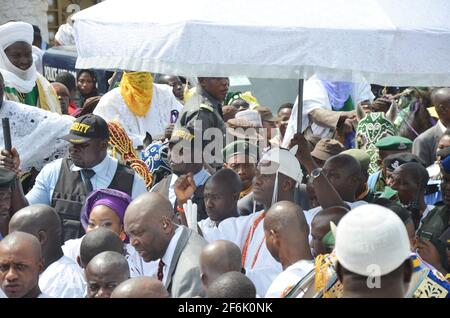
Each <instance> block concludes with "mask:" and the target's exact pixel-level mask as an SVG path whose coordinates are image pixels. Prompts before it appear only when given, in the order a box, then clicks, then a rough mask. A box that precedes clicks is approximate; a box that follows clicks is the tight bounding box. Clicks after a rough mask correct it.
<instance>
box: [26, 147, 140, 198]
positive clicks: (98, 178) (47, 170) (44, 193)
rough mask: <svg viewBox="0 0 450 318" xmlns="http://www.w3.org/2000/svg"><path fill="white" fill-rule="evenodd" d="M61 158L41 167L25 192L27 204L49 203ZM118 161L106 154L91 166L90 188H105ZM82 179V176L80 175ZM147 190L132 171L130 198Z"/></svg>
mask: <svg viewBox="0 0 450 318" xmlns="http://www.w3.org/2000/svg"><path fill="white" fill-rule="evenodd" d="M62 160H63V159H62V158H61V159H58V160H55V161H53V162H50V163H49V164H47V165H45V166H44V168H42V170H41V172H39V174H38V176H37V177H36V183H35V185H34V186H33V189H31V191H30V192H28V193H27V195H26V198H27V200H28V202H29V204H30V205H31V204H39V203H40V204H46V205H51V202H52V196H53V191H54V190H55V187H56V183H57V182H58V177H59V172H60V170H61V163H62ZM117 165H118V161H117V160H116V159H114V158H112V157H111V156H109V155H106V157H105V159H103V161H102V162H100V163H99V164H98V165H96V166H94V167H92V168H91V169H92V170H94V172H95V175H94V176H93V177H92V178H91V183H92V188H93V189H94V190H98V189H106V188H108V186H109V185H110V184H111V181H112V180H113V178H114V175H115V173H116V170H117ZM70 169H71V170H72V171H80V170H81V169H82V168H80V167H77V166H75V165H74V164H72V165H71V167H70ZM81 178H82V179H83V176H81ZM83 181H84V180H83ZM144 192H147V188H146V187H145V182H144V180H143V179H142V178H141V176H139V175H137V174H136V173H134V180H133V189H132V198H135V197H137V196H138V195H140V194H142V193H144Z"/></svg>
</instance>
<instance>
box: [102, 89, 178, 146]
mask: <svg viewBox="0 0 450 318" xmlns="http://www.w3.org/2000/svg"><path fill="white" fill-rule="evenodd" d="M182 108H183V106H182V105H181V104H180V103H179V102H178V101H177V99H176V98H175V96H174V95H173V92H172V87H170V86H169V85H164V84H155V83H153V96H152V102H151V105H150V109H149V111H148V112H147V114H145V116H142V117H141V116H136V115H135V114H133V112H132V111H131V110H130V109H129V108H128V106H127V105H126V104H125V101H124V99H123V98H122V95H120V87H117V88H114V89H112V90H111V91H109V92H108V93H106V94H105V95H103V96H102V98H101V99H100V101H99V102H98V105H97V107H96V108H95V110H94V114H95V115H99V116H101V117H102V118H103V119H104V120H106V121H112V120H117V121H119V123H120V124H121V125H122V127H123V128H124V129H125V131H126V132H127V134H128V136H129V137H130V139H131V140H132V141H133V146H134V147H138V146H142V145H143V141H144V139H145V133H146V132H148V133H149V134H150V135H151V136H152V137H153V138H155V137H156V136H158V135H163V134H164V130H165V128H166V127H167V126H168V125H169V124H170V118H171V111H172V110H177V111H178V112H179V114H181V109H182Z"/></svg>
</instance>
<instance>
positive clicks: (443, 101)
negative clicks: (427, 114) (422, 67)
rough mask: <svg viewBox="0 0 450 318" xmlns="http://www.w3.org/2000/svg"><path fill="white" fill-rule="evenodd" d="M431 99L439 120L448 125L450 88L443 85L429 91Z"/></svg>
mask: <svg viewBox="0 0 450 318" xmlns="http://www.w3.org/2000/svg"><path fill="white" fill-rule="evenodd" d="M431 101H432V103H433V105H434V107H435V109H436V112H437V114H438V116H439V119H440V121H441V122H442V123H443V124H444V125H445V126H446V127H448V125H449V124H450V88H449V87H443V88H438V89H435V90H434V91H433V92H432V93H431Z"/></svg>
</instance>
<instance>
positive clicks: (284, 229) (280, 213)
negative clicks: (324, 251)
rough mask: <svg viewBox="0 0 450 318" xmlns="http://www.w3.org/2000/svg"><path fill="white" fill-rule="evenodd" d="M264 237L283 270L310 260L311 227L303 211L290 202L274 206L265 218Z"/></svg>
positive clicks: (278, 203) (281, 202) (282, 202)
mask: <svg viewBox="0 0 450 318" xmlns="http://www.w3.org/2000/svg"><path fill="white" fill-rule="evenodd" d="M264 235H265V238H266V246H267V249H268V250H269V252H270V254H271V255H272V256H273V258H275V259H276V260H277V261H278V262H280V263H281V265H282V267H283V269H285V268H287V267H288V266H290V265H292V263H293V262H296V261H298V260H300V259H310V258H311V252H310V248H309V244H308V235H309V226H308V223H307V222H306V218H305V215H304V213H303V210H302V208H301V207H300V206H298V205H297V204H295V203H293V202H290V201H280V202H277V203H275V204H274V205H272V207H271V208H270V209H269V210H268V211H267V214H266V217H265V218H264Z"/></svg>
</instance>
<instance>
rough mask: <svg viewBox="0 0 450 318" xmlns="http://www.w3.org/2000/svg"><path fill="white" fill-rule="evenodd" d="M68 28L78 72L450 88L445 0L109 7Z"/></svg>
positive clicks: (449, 17) (196, 0) (134, 1)
mask: <svg viewBox="0 0 450 318" xmlns="http://www.w3.org/2000/svg"><path fill="white" fill-rule="evenodd" d="M73 18H74V20H75V41H76V44H77V50H78V60H77V64H76V66H77V68H107V69H117V68H118V69H127V70H143V71H152V72H158V73H166V74H178V75H184V76H198V75H202V76H232V75H236V76H239V75H246V76H248V77H253V78H296V79H298V78H308V77H309V76H310V75H312V74H313V73H316V72H317V73H319V74H321V77H322V78H324V77H325V78H328V79H331V80H347V81H352V80H353V81H355V79H357V78H359V77H360V76H362V77H364V78H365V79H366V80H367V81H368V82H370V83H377V84H381V85H401V86H408V85H416V86H419V85H423V86H429V85H450V1H448V0H282V1H275V0H226V1H224V0H220V1H217V0H191V1H185V0H171V1H161V0H127V1H123V0H108V1H105V2H102V3H100V4H98V5H95V6H93V7H91V8H88V9H86V10H83V11H80V12H78V13H77V14H76V15H75V16H74V17H73Z"/></svg>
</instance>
